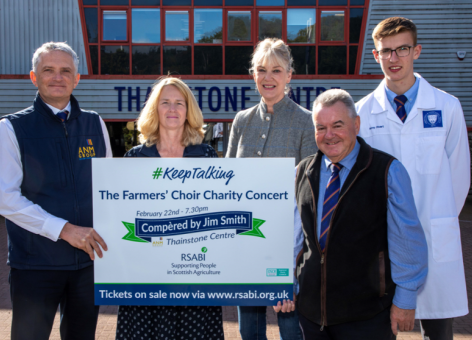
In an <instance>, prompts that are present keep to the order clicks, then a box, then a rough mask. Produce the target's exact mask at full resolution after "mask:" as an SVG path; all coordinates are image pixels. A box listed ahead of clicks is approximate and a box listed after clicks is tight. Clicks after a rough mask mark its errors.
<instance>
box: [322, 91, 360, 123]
mask: <svg viewBox="0 0 472 340" xmlns="http://www.w3.org/2000/svg"><path fill="white" fill-rule="evenodd" d="M337 102H342V103H343V104H344V105H346V107H347V110H348V112H349V117H350V118H356V117H357V112H356V106H355V105H354V100H353V99H352V97H351V95H350V94H349V93H348V92H347V91H344V90H341V89H331V90H328V91H325V92H323V93H322V94H320V95H319V96H318V97H317V98H316V100H315V102H314V103H313V113H315V108H316V107H317V106H318V105H321V107H330V106H333V105H334V104H336V103H337Z"/></svg>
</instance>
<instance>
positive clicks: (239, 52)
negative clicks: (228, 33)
mask: <svg viewBox="0 0 472 340" xmlns="http://www.w3.org/2000/svg"><path fill="white" fill-rule="evenodd" d="M252 52H254V48H253V47H252V46H226V47H225V74H244V75H248V74H249V68H250V67H251V66H250V63H251V54H252Z"/></svg>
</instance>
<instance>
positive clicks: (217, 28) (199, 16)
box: [193, 9, 223, 44]
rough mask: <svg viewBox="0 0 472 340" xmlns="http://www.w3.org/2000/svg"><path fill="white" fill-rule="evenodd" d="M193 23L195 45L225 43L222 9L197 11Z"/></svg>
mask: <svg viewBox="0 0 472 340" xmlns="http://www.w3.org/2000/svg"><path fill="white" fill-rule="evenodd" d="M193 22H194V42H195V43H208V44H222V43H223V10H222V9H195V10H194V19H193Z"/></svg>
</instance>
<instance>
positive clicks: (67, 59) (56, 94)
mask: <svg viewBox="0 0 472 340" xmlns="http://www.w3.org/2000/svg"><path fill="white" fill-rule="evenodd" d="M30 78H31V81H32V82H33V84H34V85H35V86H36V87H37V88H38V91H39V95H40V96H41V98H42V99H43V101H44V102H45V103H47V104H49V105H52V106H54V107H57V108H58V109H63V108H64V107H65V106H66V105H67V103H68V102H69V100H70V95H71V94H72V91H73V90H74V89H75V87H76V86H77V84H78V83H79V79H80V74H78V73H76V72H75V66H74V61H73V60H72V57H71V56H70V55H69V54H67V53H66V52H62V51H50V52H44V53H42V54H41V57H40V59H39V63H38V65H37V66H36V72H33V71H31V72H30Z"/></svg>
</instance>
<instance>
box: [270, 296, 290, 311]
mask: <svg viewBox="0 0 472 340" xmlns="http://www.w3.org/2000/svg"><path fill="white" fill-rule="evenodd" d="M295 301H296V295H295V293H293V301H290V300H284V301H283V304H282V303H281V302H280V301H279V302H277V306H273V307H274V311H275V312H276V313H278V312H282V313H290V312H293V311H294V310H295Z"/></svg>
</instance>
